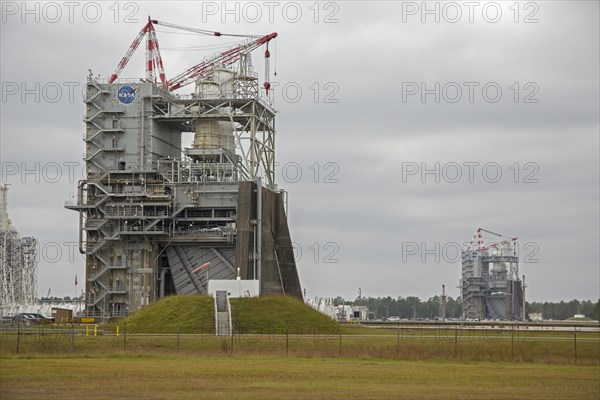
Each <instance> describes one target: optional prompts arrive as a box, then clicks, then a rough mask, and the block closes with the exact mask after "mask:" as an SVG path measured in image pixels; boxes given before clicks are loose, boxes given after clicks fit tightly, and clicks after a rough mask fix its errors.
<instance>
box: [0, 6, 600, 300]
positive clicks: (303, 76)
mask: <svg viewBox="0 0 600 400" xmlns="http://www.w3.org/2000/svg"><path fill="white" fill-rule="evenodd" d="M204 3H206V2H204ZM135 4H136V5H137V6H138V11H137V13H136V15H135V17H137V19H138V20H139V22H138V23H123V21H122V20H123V13H121V15H120V22H119V23H115V22H114V21H113V18H112V17H113V15H111V14H110V12H111V11H110V10H109V9H108V5H109V4H108V3H107V5H106V6H105V7H104V8H103V12H104V14H103V18H102V19H101V20H100V21H99V22H98V23H95V24H92V23H88V22H86V21H85V20H84V19H83V18H81V16H79V17H77V15H76V18H75V22H74V23H69V22H68V21H64V20H63V21H61V22H58V23H55V24H51V23H47V22H44V21H43V20H42V21H40V23H35V22H32V21H31V20H28V21H27V22H26V23H21V22H20V19H19V17H18V16H17V17H15V18H12V17H7V20H6V22H3V23H2V25H1V32H0V34H1V35H0V36H1V50H0V51H1V70H0V71H1V80H2V82H3V83H7V82H17V83H21V82H26V83H27V84H28V85H32V84H34V83H35V82H40V84H41V85H42V86H43V85H44V84H48V83H49V82H56V83H59V84H60V85H61V86H63V84H64V82H78V83H80V85H81V87H83V83H84V81H85V77H86V75H87V73H88V72H87V71H88V68H91V69H92V70H93V72H94V74H100V75H102V76H104V77H106V76H108V75H110V73H112V71H113V69H114V68H115V66H116V64H117V62H118V61H119V59H120V58H121V57H122V55H123V54H124V53H125V51H126V49H127V47H128V46H129V44H130V43H131V41H132V40H133V38H134V37H135V35H136V34H137V32H138V31H139V29H141V27H142V25H143V23H144V20H145V18H146V16H147V15H151V16H152V17H153V18H157V19H162V20H165V21H169V22H173V23H177V24H180V25H185V26H203V27H211V28H214V29H215V30H220V31H223V32H228V31H229V32H258V33H267V32H272V31H277V32H278V33H279V35H280V36H279V38H278V39H277V46H276V48H275V49H272V53H274V55H276V57H274V58H273V60H272V62H273V63H274V62H275V59H276V63H277V73H278V75H277V77H276V78H274V79H273V80H274V81H277V82H279V83H280V86H278V87H277V88H276V89H275V90H274V92H275V95H276V101H275V106H276V108H277V109H278V110H279V111H280V113H279V116H278V121H277V128H278V136H277V146H278V154H277V158H278V161H279V162H280V163H281V164H280V171H279V174H278V175H279V183H280V185H281V186H282V187H284V188H286V189H287V190H288V191H289V193H290V223H291V232H292V236H293V239H294V241H295V242H296V243H297V244H298V246H299V247H300V248H301V251H302V256H301V257H300V259H299V269H300V275H301V279H302V283H303V285H304V286H305V287H306V288H307V290H308V294H309V295H311V296H312V295H323V296H335V295H342V296H344V297H348V298H352V297H355V296H356V295H357V291H358V287H361V288H362V290H363V293H364V294H365V295H367V296H379V295H381V296H385V295H391V296H407V295H418V296H422V297H427V296H429V295H432V294H434V293H437V292H438V291H439V287H440V285H441V284H446V286H447V287H449V290H450V293H449V294H450V295H452V296H456V295H457V294H458V290H457V289H456V288H454V286H455V283H457V282H458V279H459V276H460V266H459V263H458V262H448V261H446V260H440V261H439V262H436V260H434V259H432V257H429V258H427V259H426V260H425V262H423V261H422V260H421V258H420V256H414V257H409V258H408V259H406V261H405V262H403V254H402V244H403V243H408V242H415V243H419V244H420V243H425V245H426V246H432V247H433V246H435V244H436V243H440V245H441V246H442V247H443V246H444V245H445V244H448V243H454V242H458V243H462V242H464V241H468V240H470V237H471V236H472V234H473V232H474V231H475V229H476V228H477V227H479V226H481V227H484V228H488V229H491V230H493V231H497V232H501V233H506V234H509V235H516V236H519V237H520V238H521V240H522V243H526V242H531V243H534V244H536V245H537V246H538V251H537V254H536V256H535V257H533V258H537V259H539V262H537V263H533V262H523V263H522V265H521V272H522V273H525V274H526V275H527V277H528V278H527V279H528V284H529V289H528V293H529V296H530V298H531V299H533V300H545V299H548V300H558V299H565V300H567V299H571V298H581V299H583V298H586V299H587V298H591V299H595V298H597V297H598V296H599V294H600V293H599V292H600V288H599V285H598V282H599V280H600V273H599V269H598V260H599V259H600V256H599V253H598V242H599V241H600V238H599V235H598V224H599V212H598V203H599V183H598V182H599V173H598V170H599V165H598V160H599V150H598V148H599V143H598V130H599V115H598V109H599V106H600V105H599V100H598V92H599V80H600V79H599V76H598V70H599V69H600V66H599V51H598V49H599V48H600V44H599V39H598V38H599V36H600V35H599V28H598V27H599V23H598V3H597V2H567V1H554V2H535V4H537V5H538V6H539V11H538V13H537V14H536V17H537V18H538V19H539V23H535V24H523V23H521V22H519V23H514V22H513V20H512V18H513V15H512V14H511V11H510V10H509V9H508V5H509V3H500V4H501V5H502V7H503V18H502V19H501V21H500V22H499V23H497V24H490V23H487V22H485V21H484V20H483V19H482V18H481V17H480V14H476V15H475V16H476V21H475V22H474V23H473V24H470V23H468V22H466V21H464V20H462V21H460V22H458V23H455V24H451V23H447V22H444V21H443V18H442V21H441V22H440V23H435V22H433V21H432V20H431V17H430V19H429V20H428V22H427V23H421V21H420V16H418V15H417V16H414V17H410V18H408V19H407V22H405V23H403V22H402V7H403V3H394V2H348V3H344V2H339V3H335V4H337V5H338V6H339V11H338V12H337V13H336V14H335V16H334V17H336V18H338V19H339V22H338V23H331V24H324V23H314V17H315V15H314V14H312V11H311V10H310V9H308V7H309V5H310V4H309V3H301V4H302V10H303V17H302V18H301V20H300V21H299V22H297V23H289V22H287V21H286V20H285V19H284V18H283V17H282V15H281V14H280V13H279V14H278V13H276V14H275V18H274V19H275V21H274V22H273V23H269V21H268V19H266V18H263V19H261V21H260V22H258V23H250V22H248V21H244V18H241V20H240V22H239V23H235V22H233V19H232V17H231V16H230V17H229V19H228V20H227V21H226V23H225V24H222V23H221V20H220V17H221V16H220V15H216V16H206V15H203V14H202V8H201V5H199V4H196V3H188V2H181V3H177V6H174V5H173V3H169V4H166V3H164V4H163V3H159V2H149V3H143V2H142V3H135ZM215 4H220V2H217V3H215ZM240 4H242V3H240ZM258 4H262V3H260V2H259V3H258ZM404 4H406V2H405V3H404ZM416 4H418V5H420V4H421V2H417V3H416ZM430 4H433V3H432V2H430ZM481 4H482V5H483V4H484V3H481ZM511 4H512V3H511ZM443 5H444V3H440V7H442V6H443ZM240 7H241V6H240ZM332 10H333V9H327V10H325V9H321V10H320V14H319V20H320V21H322V20H323V18H325V16H327V15H328V13H329V12H331V11H332ZM121 11H123V12H124V11H128V10H121ZM263 11H266V9H264V8H263ZM463 11H466V10H463ZM525 11H529V10H523V9H522V10H521V14H520V16H519V18H520V20H522V19H523V18H524V15H526V14H525ZM478 15H479V16H478ZM203 17H205V18H206V21H205V22H204V21H203ZM158 37H159V40H160V43H161V47H162V48H164V49H165V50H164V51H163V58H164V59H165V68H166V71H167V75H168V76H170V77H172V76H174V75H175V74H176V73H178V72H180V71H182V70H184V69H185V68H187V67H189V66H191V65H192V64H194V63H197V62H199V61H201V59H202V57H203V56H205V55H210V54H211V53H212V52H213V51H214V50H213V49H210V50H208V51H204V52H202V51H194V50H191V51H173V50H170V49H172V48H175V47H192V46H207V45H210V44H214V43H215V42H214V41H211V40H214V39H213V38H208V39H204V38H202V39H199V38H198V37H197V36H193V35H173V34H169V33H167V30H166V29H164V28H161V29H159V32H158ZM141 47H142V46H140V49H139V50H138V53H137V54H136V56H134V58H133V59H132V61H131V64H130V65H128V66H127V68H126V69H125V71H124V73H123V76H125V77H126V76H129V77H139V76H142V75H143V55H142V53H143V49H142V48H141ZM188 50H189V49H188ZM254 63H255V68H256V71H257V72H258V73H259V76H260V77H261V79H262V75H263V71H262V55H261V54H260V52H258V53H256V55H255V56H254ZM271 69H272V71H273V70H274V65H273V64H272V65H271ZM410 82H415V83H417V84H418V85H420V84H421V83H424V84H425V85H427V88H432V87H433V85H434V84H435V82H440V86H441V87H442V88H443V86H444V85H445V84H448V83H452V82H456V83H457V84H458V85H459V86H462V87H463V89H464V88H465V87H464V82H477V83H479V86H478V88H480V87H482V86H483V85H484V84H486V83H489V82H494V83H497V84H498V85H499V86H500V87H501V88H502V90H503V96H502V99H501V100H500V101H498V102H497V103H491V102H488V101H486V100H485V99H484V98H482V96H481V91H476V92H475V94H476V97H475V100H474V101H473V102H472V103H470V102H469V101H468V100H466V97H465V96H466V95H467V94H466V92H463V97H462V98H461V101H458V102H457V103H455V104H453V103H450V102H448V101H446V100H445V99H444V96H442V98H441V101H440V102H439V103H436V102H434V101H433V96H432V95H428V96H427V97H426V101H425V102H421V99H420V96H419V95H415V96H409V97H408V98H407V101H406V102H403V98H402V93H403V83H404V84H405V85H406V83H410ZM514 82H519V90H520V92H519V96H518V102H516V103H515V102H514V90H513V89H511V86H512V85H513V84H514ZM528 82H532V83H535V84H536V85H537V87H538V89H539V91H538V92H537V93H536V94H535V96H534V97H535V98H537V99H538V100H539V102H538V103H533V104H529V103H524V99H525V95H527V94H529V93H531V90H529V91H528V90H526V89H525V88H524V85H525V84H526V83H528ZM315 83H317V86H314V84H315ZM327 83H332V84H334V85H335V86H329V87H327V88H326V87H325V85H326V84H327ZM286 84H287V85H288V86H289V85H295V86H297V87H300V88H301V90H302V96H301V98H300V99H298V101H297V102H291V101H290V99H289V98H288V99H287V100H286V98H285V96H284V92H283V91H282V90H281V88H282V87H283V86H284V85H286ZM28 87H30V86H28ZM63 87H64V86H63ZM316 88H318V89H319V93H318V95H317V98H316V101H315V95H316V93H315V89H316ZM449 93H450V92H449ZM288 94H289V93H288ZM328 95H329V96H330V97H329V98H327V96H328ZM326 98H327V99H328V100H337V101H338V102H337V103H328V102H326V101H325V100H326ZM80 99H81V95H80V92H79V93H78V98H77V99H76V100H75V101H69V99H68V98H67V97H62V98H61V99H60V101H57V102H55V103H50V102H48V101H41V102H40V103H39V104H37V103H35V102H34V101H33V100H32V98H31V96H27V97H26V101H25V102H21V99H20V96H18V95H15V96H10V97H8V98H7V101H3V102H2V104H1V106H2V109H1V130H0V161H1V162H2V163H5V164H4V165H7V164H6V163H17V164H19V165H20V164H21V163H25V164H26V166H27V167H28V168H31V165H33V164H35V163H36V162H41V163H45V164H44V165H47V164H48V163H51V162H57V163H59V164H60V163H62V162H65V161H67V162H82V161H81V154H82V153H83V149H84V146H83V142H82V140H81V137H82V134H83V129H84V125H83V123H82V116H83V113H84V104H83V103H82V102H81V101H80ZM328 162H331V163H335V166H336V168H337V169H336V171H337V172H335V173H334V174H333V175H329V178H331V179H338V180H339V182H337V183H335V182H330V183H326V182H324V181H325V180H326V179H325V178H326V177H327V176H328V175H327V174H331V173H332V171H334V169H325V164H326V163H328ZM436 162H438V163H440V165H441V167H442V168H443V166H444V165H448V163H451V162H456V163H459V164H462V163H464V162H479V163H480V164H481V165H484V164H486V163H490V162H496V163H498V164H499V165H500V167H501V169H502V173H503V179H501V180H500V181H499V182H497V183H489V182H487V181H486V180H485V177H483V176H481V175H476V179H475V181H474V182H472V183H470V182H468V181H466V179H461V180H460V181H459V182H457V183H449V182H446V181H444V179H441V181H440V182H439V183H436V182H435V181H433V178H432V176H431V175H427V176H426V179H425V182H424V183H423V182H422V179H421V177H420V176H419V175H417V176H410V177H409V178H408V180H407V182H403V179H402V169H403V165H404V166H405V167H406V165H407V164H406V163H416V164H417V165H419V166H421V163H426V165H427V166H428V167H431V166H433V165H434V164H435V163H436ZM527 162H531V163H534V164H535V165H536V166H537V167H538V171H537V172H536V174H535V178H538V179H539V182H538V183H529V184H527V183H524V182H523V179H524V177H525V174H526V173H528V172H531V170H525V169H524V168H523V167H524V164H525V163H527ZM290 163H297V165H298V166H299V167H300V168H301V172H302V177H301V178H300V179H299V180H298V182H295V179H292V178H294V177H293V176H285V175H283V172H282V171H281V169H282V168H284V167H286V166H288V168H291V167H289V165H290ZM315 163H319V164H318V168H317V167H316V166H315ZM403 163H404V164H403ZM514 163H519V168H520V171H519V172H520V175H519V177H518V183H515V182H514V170H511V169H510V167H511V166H513V165H514ZM11 165H12V164H11ZM311 166H313V169H311ZM41 168H43V166H42V167H41ZM315 169H317V170H318V171H319V174H318V177H316V182H315ZM63 172H65V171H64V170H63ZM287 172H289V173H291V172H293V171H292V169H289V170H288V171H287ZM463 172H465V170H463ZM42 180H43V179H42ZM8 183H10V184H11V185H12V186H11V189H10V192H9V202H10V209H9V212H10V215H11V218H12V219H13V220H14V221H15V225H17V227H18V228H19V230H20V232H21V234H22V235H35V236H37V237H38V238H40V241H41V242H43V243H54V242H57V243H65V242H67V243H70V242H72V241H76V240H77V216H76V214H75V213H73V212H69V211H67V210H64V209H63V208H62V202H63V201H64V200H68V198H69V196H70V195H71V194H72V193H73V192H74V191H75V187H76V183H75V182H70V180H69V179H67V178H66V177H64V178H61V179H60V180H59V181H58V182H56V183H52V182H41V183H36V182H34V181H32V179H31V177H27V176H26V179H25V181H24V182H21V179H20V177H19V176H10V177H8ZM315 243H316V244H317V245H316V246H315ZM330 243H334V244H335V245H337V250H336V248H334V247H331V246H330V247H328V248H326V247H325V246H326V245H327V244H330ZM311 247H312V248H311ZM317 248H319V254H318V257H316V258H315V253H316V249H317ZM522 251H525V250H524V249H523V250H522ZM334 253H335V254H334ZM522 255H528V254H526V253H522ZM326 259H327V260H326ZM335 260H338V262H337V263H336V262H325V261H335ZM75 274H79V276H80V277H81V276H83V260H82V259H81V258H80V257H79V258H76V259H74V260H69V259H68V258H66V255H65V257H63V259H61V260H59V261H56V262H48V261H47V260H42V262H41V263H40V283H39V292H40V293H43V294H45V292H46V291H47V289H48V288H49V287H52V288H53V293H56V294H63V295H73V294H74V293H73V289H74V288H73V277H74V275H75ZM80 281H81V280H80Z"/></svg>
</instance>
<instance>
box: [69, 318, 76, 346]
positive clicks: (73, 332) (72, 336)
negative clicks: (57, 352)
mask: <svg viewBox="0 0 600 400" xmlns="http://www.w3.org/2000/svg"><path fill="white" fill-rule="evenodd" d="M69 336H70V342H71V353H72V352H73V351H75V325H73V321H71V331H70V332H69Z"/></svg>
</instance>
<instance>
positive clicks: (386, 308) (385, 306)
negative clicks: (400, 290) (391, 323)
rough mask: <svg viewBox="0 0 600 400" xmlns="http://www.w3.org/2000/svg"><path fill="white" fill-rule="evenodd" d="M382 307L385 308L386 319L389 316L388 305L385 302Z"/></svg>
mask: <svg viewBox="0 0 600 400" xmlns="http://www.w3.org/2000/svg"><path fill="white" fill-rule="evenodd" d="M383 307H384V308H385V319H386V321H387V319H388V318H389V315H388V306H387V305H386V304H384V305H383Z"/></svg>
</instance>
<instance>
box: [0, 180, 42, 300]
mask: <svg viewBox="0 0 600 400" xmlns="http://www.w3.org/2000/svg"><path fill="white" fill-rule="evenodd" d="M0 278H1V281H0V305H2V307H12V306H15V305H25V304H35V302H36V297H37V240H36V239H35V238H33V237H24V238H21V237H20V236H19V232H18V231H17V229H16V228H15V227H14V226H12V225H11V221H10V219H9V217H8V187H7V186H0Z"/></svg>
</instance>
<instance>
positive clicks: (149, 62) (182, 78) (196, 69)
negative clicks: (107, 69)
mask: <svg viewBox="0 0 600 400" xmlns="http://www.w3.org/2000/svg"><path fill="white" fill-rule="evenodd" d="M154 25H162V26H166V27H169V28H174V29H179V30H184V31H188V32H194V33H199V34H203V35H210V36H217V37H220V36H232V37H243V38H247V39H250V40H249V41H246V42H243V43H240V44H238V45H237V46H236V47H233V48H231V49H229V50H226V51H223V52H222V53H220V54H217V55H216V56H213V57H211V58H209V59H208V60H206V61H203V62H201V63H199V64H196V65H194V66H193V67H191V68H188V69H187V70H185V71H184V72H182V73H180V74H179V75H176V76H175V77H174V78H173V79H171V80H167V79H166V75H165V70H164V67H163V62H162V57H161V55H160V50H159V47H158V39H157V37H156V30H155V29H154ZM146 35H147V37H146V79H149V80H153V81H154V82H156V75H157V74H156V72H155V71H158V79H160V82H161V84H162V87H163V88H164V89H166V90H169V91H173V90H176V89H179V88H181V87H184V86H186V85H189V84H190V83H192V82H194V81H195V80H196V79H197V78H198V77H209V76H211V74H212V67H214V66H217V65H222V66H228V65H231V64H233V63H234V62H236V61H237V60H239V59H240V57H241V56H242V55H245V54H249V53H250V52H252V51H254V50H256V49H257V48H259V47H260V46H262V45H265V46H266V50H265V82H264V84H263V87H264V89H265V91H266V93H267V95H268V94H269V89H270V87H271V84H270V83H269V75H270V66H269V60H270V57H271V53H270V52H269V42H270V41H271V40H273V39H275V38H276V37H277V33H276V32H273V33H271V34H269V35H264V36H256V35H240V34H227V33H221V32H215V31H208V30H204V29H197V28H189V27H185V26H181V25H176V24H171V23H168V22H163V21H158V20H155V19H150V17H148V22H147V23H146V25H144V27H143V28H142V30H141V31H140V32H139V33H138V35H137V36H136V38H135V39H134V41H133V42H132V43H131V45H130V46H129V49H128V50H127V52H126V53H125V56H123V58H122V59H121V61H119V64H118V65H117V68H116V69H115V72H113V74H112V75H111V76H110V78H109V80H108V83H113V82H114V81H115V80H116V79H117V78H118V77H119V74H120V73H121V71H123V69H124V68H125V66H126V65H127V63H128V62H129V60H130V59H131V56H132V55H133V53H135V50H136V49H137V48H138V46H139V44H140V43H141V42H142V39H143V38H144V36H146Z"/></svg>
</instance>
